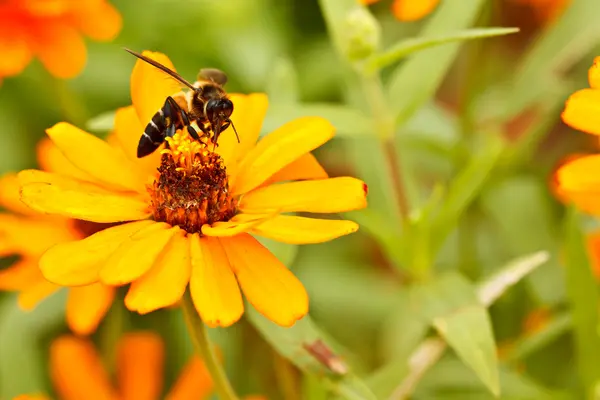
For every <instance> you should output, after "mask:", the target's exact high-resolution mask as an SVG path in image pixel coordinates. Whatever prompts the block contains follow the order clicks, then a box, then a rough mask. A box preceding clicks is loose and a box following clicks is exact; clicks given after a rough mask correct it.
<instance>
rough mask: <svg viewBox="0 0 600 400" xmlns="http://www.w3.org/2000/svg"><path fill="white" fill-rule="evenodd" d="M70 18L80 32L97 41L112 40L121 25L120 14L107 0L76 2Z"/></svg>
mask: <svg viewBox="0 0 600 400" xmlns="http://www.w3.org/2000/svg"><path fill="white" fill-rule="evenodd" d="M70 20H71V22H72V23H73V24H74V25H75V26H76V27H77V29H79V31H80V32H82V33H83V34H84V35H87V36H89V37H90V38H92V39H94V40H98V41H109V40H113V39H114V38H115V37H116V36H117V35H118V34H119V31H120V30H121V27H122V26H123V19H122V18H121V14H119V11H117V9H116V8H114V7H113V6H112V5H111V4H110V3H109V2H108V1H92V2H89V1H88V2H86V1H80V2H77V3H76V6H75V7H74V8H73V10H72V14H71V16H70Z"/></svg>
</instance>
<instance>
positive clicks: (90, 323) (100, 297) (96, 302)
mask: <svg viewBox="0 0 600 400" xmlns="http://www.w3.org/2000/svg"><path fill="white" fill-rule="evenodd" d="M114 297H115V289H114V288H112V287H110V286H105V285H103V284H101V283H93V284H91V285H87V286H80V287H74V288H71V289H70V290H69V297H68V299H67V324H68V325H69V328H70V329H71V330H72V331H73V332H74V333H76V334H78V335H90V334H92V333H94V332H95V331H96V328H97V327H98V325H99V324H100V321H102V319H103V318H104V316H105V315H106V313H107V312H108V310H109V309H110V306H111V305H112V302H113V299H114Z"/></svg>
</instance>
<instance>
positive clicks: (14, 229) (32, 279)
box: [0, 139, 114, 335]
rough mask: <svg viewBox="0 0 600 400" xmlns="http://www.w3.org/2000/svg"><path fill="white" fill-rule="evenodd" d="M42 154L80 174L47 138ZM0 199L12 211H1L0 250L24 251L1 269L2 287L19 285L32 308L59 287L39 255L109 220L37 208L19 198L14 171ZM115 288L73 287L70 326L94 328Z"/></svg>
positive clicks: (59, 169)
mask: <svg viewBox="0 0 600 400" xmlns="http://www.w3.org/2000/svg"><path fill="white" fill-rule="evenodd" d="M38 159H39V163H40V165H41V166H42V167H43V169H45V170H46V171H52V172H55V173H62V174H64V175H66V176H76V175H77V170H76V169H75V167H73V165H70V163H69V161H68V160H67V159H66V158H64V156H63V155H62V154H61V153H60V151H59V150H58V149H57V148H56V147H55V146H54V145H53V144H52V142H51V141H50V140H48V139H45V140H43V141H42V142H40V145H39V146H38ZM0 205H1V206H3V207H4V208H6V209H7V210H9V211H12V213H0V238H1V241H0V256H9V255H16V256H18V257H20V259H19V261H17V262H16V263H15V264H14V265H13V266H12V267H10V268H6V269H3V270H1V271H0V290H11V291H18V292H20V294H19V304H20V306H21V307H22V308H24V309H26V310H29V309H32V308H34V307H35V306H36V305H37V304H38V303H39V302H40V301H41V300H43V299H44V298H46V297H47V296H49V295H50V294H52V293H54V292H55V291H57V290H58V289H59V288H60V286H58V285H56V284H53V283H50V282H48V281H47V280H46V279H45V278H44V277H43V276H42V272H41V271H40V268H39V266H38V262H39V258H40V256H41V255H42V254H43V253H44V251H46V250H47V249H48V248H50V247H51V246H53V245H55V244H57V243H64V242H69V241H73V240H80V239H83V238H85V237H86V236H89V235H91V234H92V233H94V232H96V231H98V230H101V229H102V228H105V227H107V226H110V225H105V224H94V223H90V222H86V221H81V220H73V219H68V218H63V217H59V216H47V215H44V214H40V213H37V212H35V211H33V210H31V209H30V208H28V207H26V206H25V205H23V204H22V203H21V202H20V200H19V186H18V182H17V178H16V176H15V175H6V176H4V177H3V178H1V179H0ZM113 298H114V288H112V287H109V286H105V285H102V284H100V283H95V284H91V285H86V286H81V287H76V288H71V289H70V290H69V297H68V300H67V323H68V325H69V327H70V328H71V330H73V331H74V332H76V333H78V334H80V335H87V334H90V333H92V332H94V331H95V330H96V328H97V327H98V324H99V323H100V321H101V320H102V318H103V317H104V315H105V314H106V312H107V311H108V309H109V308H110V305H111V303H112V301H113Z"/></svg>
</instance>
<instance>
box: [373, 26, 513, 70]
mask: <svg viewBox="0 0 600 400" xmlns="http://www.w3.org/2000/svg"><path fill="white" fill-rule="evenodd" d="M518 31H519V28H474V29H465V30H462V31H458V32H452V33H446V34H442V35H435V36H419V37H414V38H409V39H402V40H401V41H400V42H398V43H397V44H395V45H393V46H392V47H390V48H389V49H387V50H385V51H383V52H381V53H378V54H375V55H373V56H371V57H370V58H369V59H368V60H367V61H366V62H365V65H364V70H365V72H367V73H370V74H372V73H375V72H377V71H378V70H380V69H382V68H385V67H387V66H389V65H391V64H393V63H395V62H397V61H399V60H401V59H402V58H404V57H407V56H409V55H412V54H413V53H415V52H417V51H420V50H425V49H428V48H431V47H436V46H439V45H442V44H447V43H452V42H462V41H466V40H473V39H483V38H489V37H494V36H502V35H508V34H511V33H516V32H518Z"/></svg>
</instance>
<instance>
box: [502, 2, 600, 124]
mask: <svg viewBox="0 0 600 400" xmlns="http://www.w3.org/2000/svg"><path fill="white" fill-rule="evenodd" d="M599 42H600V16H599V14H598V2H597V1H596V0H575V1H572V2H570V6H569V7H568V8H567V9H566V10H565V12H564V14H563V15H562V17H561V18H560V19H559V20H558V21H556V23H554V24H553V25H552V26H551V27H550V28H549V29H547V30H546V31H543V33H542V35H541V37H540V38H538V40H536V41H534V42H533V43H534V44H533V46H532V48H531V49H530V50H529V51H528V53H527V55H526V57H525V58H524V59H523V61H522V62H521V64H520V66H518V68H517V70H516V73H515V78H514V81H513V84H512V90H511V94H512V95H511V97H510V98H509V99H508V101H507V102H506V104H507V110H506V113H505V119H509V118H511V117H514V116H516V115H518V114H519V113H521V112H522V111H523V110H526V109H528V108H530V106H531V105H533V104H534V103H535V102H537V101H540V100H543V99H544V97H545V95H546V94H547V93H548V92H549V91H553V90H555V89H554V87H555V82H556V74H557V73H558V72H562V71H567V70H568V69H569V68H570V67H571V66H573V65H574V64H575V63H576V62H577V61H579V59H580V58H581V57H582V56H584V55H585V54H587V53H588V52H589V51H590V50H591V49H593V47H594V46H595V45H596V44H598V43H599ZM590 64H591V60H590Z"/></svg>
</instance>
